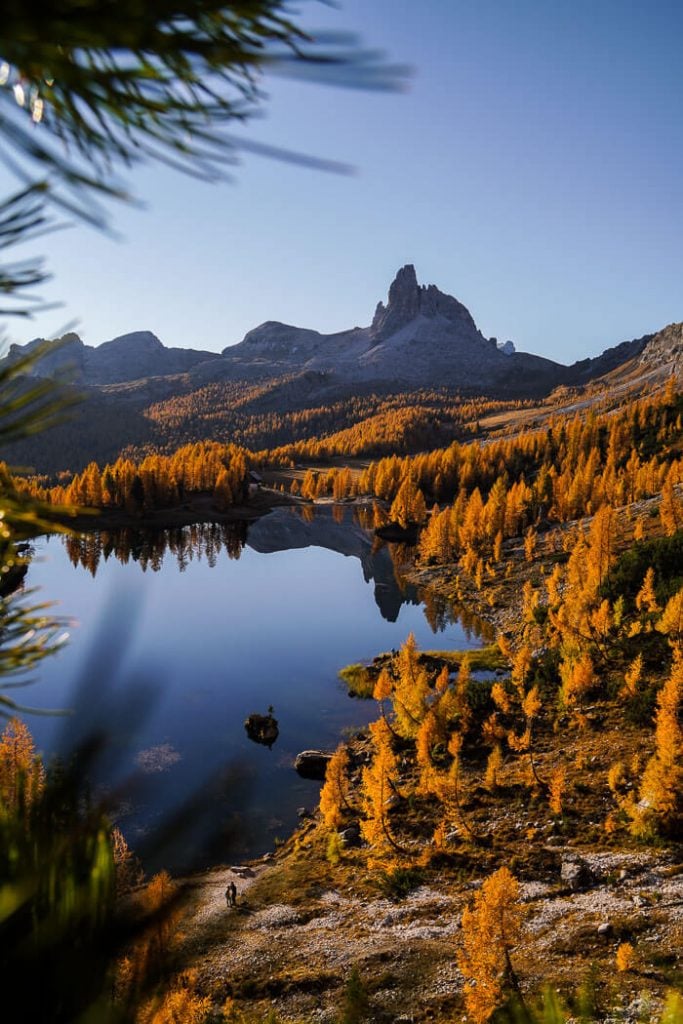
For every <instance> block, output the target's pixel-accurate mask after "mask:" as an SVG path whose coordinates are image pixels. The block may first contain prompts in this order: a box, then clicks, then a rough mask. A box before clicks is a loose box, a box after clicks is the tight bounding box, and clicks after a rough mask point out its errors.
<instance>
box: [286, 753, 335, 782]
mask: <svg viewBox="0 0 683 1024" xmlns="http://www.w3.org/2000/svg"><path fill="white" fill-rule="evenodd" d="M331 758H332V754H326V753H325V752H324V751H323V750H302V751H301V753H300V754H297V755H296V758H295V760H294V768H295V769H296V771H297V772H298V773H299V775H300V776H301V777H302V778H303V779H318V780H319V781H322V780H323V779H324V778H325V772H326V771H327V765H328V763H329V761H330V759H331Z"/></svg>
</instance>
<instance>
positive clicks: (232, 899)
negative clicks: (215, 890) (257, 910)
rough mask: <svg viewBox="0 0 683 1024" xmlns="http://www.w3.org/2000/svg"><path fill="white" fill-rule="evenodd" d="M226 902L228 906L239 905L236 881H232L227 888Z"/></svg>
mask: <svg viewBox="0 0 683 1024" xmlns="http://www.w3.org/2000/svg"><path fill="white" fill-rule="evenodd" d="M225 902H226V903H227V905H228V907H236V906H237V886H236V885H235V883H234V882H231V883H230V885H229V886H228V888H227V889H226V890H225Z"/></svg>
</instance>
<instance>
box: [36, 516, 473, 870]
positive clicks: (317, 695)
mask: <svg viewBox="0 0 683 1024" xmlns="http://www.w3.org/2000/svg"><path fill="white" fill-rule="evenodd" d="M344 516H345V518H344V519H342V513H341V511H339V510H338V511H337V514H336V516H333V515H332V512H331V510H329V509H325V510H321V511H316V513H315V515H314V516H312V515H311V512H310V511H308V512H307V513H306V515H305V516H303V515H302V514H301V513H300V512H299V511H298V510H293V509H289V508H287V509H277V510H275V511H274V512H272V513H271V514H270V515H268V516H265V517H264V518H263V519H260V520H258V521H257V522H255V523H253V524H250V525H249V526H248V527H247V526H243V525H236V526H230V527H228V526H206V525H203V526H196V527H186V528H182V529H174V530H172V531H164V532H156V533H147V534H143V533H134V532H132V531H124V532H122V533H120V534H109V535H105V534H102V535H100V536H97V535H88V536H86V537H83V538H81V539H77V540H73V539H69V540H66V541H65V540H64V539H62V538H59V537H51V538H49V539H42V540H40V541H38V542H37V543H36V556H35V558H34V559H33V561H32V563H31V567H30V569H29V573H28V577H27V586H28V587H37V588H39V593H38V594H37V595H34V599H35V600H40V601H52V602H55V607H54V608H53V611H54V612H55V613H56V614H60V615H63V616H65V617H68V618H70V619H72V620H73V623H72V625H70V626H69V627H68V629H69V633H70V640H69V642H68V643H67V644H66V645H65V646H64V647H63V648H62V649H61V650H60V651H59V653H58V654H56V655H55V656H53V657H51V658H49V659H46V661H45V662H44V663H43V664H42V665H41V666H40V669H39V670H38V672H37V681H36V682H35V683H33V684H32V685H31V686H29V687H27V688H26V689H25V690H23V691H19V693H18V695H19V696H20V697H21V699H22V700H24V701H25V702H26V703H27V704H30V705H32V706H37V707H40V708H69V709H72V711H73V714H72V715H70V716H69V717H68V718H66V719H65V718H52V717H50V718H46V717H33V716H31V718H30V719H29V725H30V728H31V730H32V732H33V733H34V736H35V737H36V741H37V743H38V746H39V747H40V748H41V750H42V751H43V752H44V754H46V755H47V756H50V755H52V754H54V753H55V752H61V753H64V752H65V751H68V750H69V749H73V745H74V744H75V743H76V742H77V740H78V739H79V738H80V737H82V736H83V735H87V734H89V733H91V732H92V731H93V730H95V729H100V730H104V731H106V734H107V745H106V748H105V750H104V751H103V752H102V754H101V755H100V757H99V759H98V761H97V763H96V764H95V766H94V767H93V772H94V776H95V782H96V784H97V785H98V786H99V787H100V788H105V789H109V790H111V791H112V792H113V793H114V794H115V796H116V801H117V806H118V807H119V810H118V812H117V817H118V820H119V824H120V825H121V828H122V829H123V831H124V833H125V834H126V837H127V839H128V841H129V844H130V845H131V846H132V847H133V848H134V849H135V850H136V851H141V852H143V854H144V857H145V862H146V864H147V866H148V867H154V866H155V865H156V864H157V863H163V864H164V865H166V866H168V867H171V868H173V869H176V870H180V869H181V868H188V867H202V866H208V865H210V864H214V863H225V862H229V861H232V862H235V861H236V860H238V859H239V858H243V857H247V856H250V857H253V856H257V855H260V854H262V853H265V852H266V851H269V850H272V849H273V848H274V845H275V842H276V838H277V837H284V836H286V835H287V834H288V833H289V832H290V831H291V830H292V829H293V827H294V826H295V825H296V822H297V812H298V809H299V808H301V807H305V808H309V809H312V808H313V807H314V806H315V803H316V800H317V793H318V789H319V785H320V784H319V783H317V782H311V781H307V780H304V779H300V778H299V777H298V775H297V774H296V772H295V771H294V770H293V768H292V761H293V759H294V757H295V755H296V754H297V753H298V752H299V751H300V750H304V749H307V748H323V749H330V750H332V749H334V748H335V746H336V745H337V743H338V741H339V739H340V737H341V735H342V734H343V732H344V731H345V730H348V729H357V728H358V727H360V726H362V725H364V724H365V723H367V722H368V721H369V720H370V719H371V718H373V717H375V716H376V713H377V712H376V706H375V705H374V703H373V702H370V701H368V702H363V701H359V700H355V699H352V698H350V697H349V696H348V694H347V692H346V688H345V687H344V685H343V684H342V683H341V682H340V681H339V679H338V677H337V673H338V671H339V669H340V668H342V667H343V666H344V665H346V664H348V663H349V662H354V661H364V660H366V659H367V660H369V659H371V658H372V657H373V656H374V655H375V654H378V653H379V652H381V651H386V650H389V649H391V648H397V647H399V646H400V645H401V644H402V643H403V641H404V640H405V638H406V637H407V635H408V633H409V632H411V631H412V632H413V633H414V634H415V636H416V639H417V643H418V645H419V646H420V647H421V648H428V647H440V648H462V647H473V646H476V645H477V644H478V641H477V639H476V637H474V636H472V635H470V634H468V633H466V632H465V631H464V630H463V628H462V627H461V626H460V625H459V624H458V623H457V622H455V621H453V616H452V615H451V614H450V613H449V611H448V610H447V609H444V608H435V607H434V606H433V605H430V608H429V618H430V619H431V621H432V624H433V625H430V622H429V621H428V618H427V616H426V614H425V606H424V605H423V604H422V603H421V601H420V600H419V597H418V594H417V593H416V592H415V590H414V588H410V587H408V588H403V589H402V588H401V586H400V585H399V583H398V582H397V580H396V575H395V572H394V566H393V563H392V559H391V555H390V552H389V549H388V548H387V547H381V548H380V549H379V550H376V551H375V550H373V538H372V536H371V535H370V533H369V532H367V531H366V530H364V529H362V528H361V527H360V526H359V525H358V523H356V522H354V521H353V519H352V516H351V512H350V510H346V512H345V513H344ZM245 542H246V543H245ZM269 706H272V707H273V709H274V715H275V717H276V719H277V720H278V723H279V730H280V731H279V736H278V738H277V740H276V742H275V743H274V744H273V746H272V748H271V749H268V748H267V747H265V746H262V745H259V744H257V743H254V742H253V741H252V740H250V739H249V738H248V736H247V734H246V732H245V728H244V720H245V719H246V717H247V716H248V715H249V714H251V713H253V712H259V713H261V714H266V713H267V711H268V708H269ZM131 780H132V782H131ZM195 798H197V799H195ZM188 802H189V803H190V804H194V805H195V806H193V807H192V813H190V814H189V815H187V817H188V819H189V820H187V821H185V820H183V821H181V820H178V821H176V822H174V823H173V824H172V825H171V827H170V828H169V829H168V833H169V834H168V836H167V837H166V838H165V840H164V849H163V851H162V852H161V853H159V852H158V851H157V852H155V851H154V849H153V848H152V846H151V845H150V844H151V840H152V837H153V836H154V835H155V834H156V833H157V832H158V829H159V826H160V825H161V824H162V823H163V822H164V821H165V820H166V821H167V819H168V816H169V815H171V814H172V813H174V812H177V811H178V808H179V807H182V806H183V805H185V804H186V803H188Z"/></svg>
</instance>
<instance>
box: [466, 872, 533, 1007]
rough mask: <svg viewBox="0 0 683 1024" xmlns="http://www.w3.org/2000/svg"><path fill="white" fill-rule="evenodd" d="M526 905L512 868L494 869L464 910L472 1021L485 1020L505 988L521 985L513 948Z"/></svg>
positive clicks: (518, 937) (467, 986)
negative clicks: (513, 964) (522, 901)
mask: <svg viewBox="0 0 683 1024" xmlns="http://www.w3.org/2000/svg"><path fill="white" fill-rule="evenodd" d="M525 916H526V915H525V908H524V906H523V904H522V903H521V900H520V893H519V883H518V882H517V879H516V878H515V877H514V875H513V874H511V872H510V871H509V870H508V868H506V867H503V868H499V870H498V871H496V872H494V874H492V875H490V876H489V877H488V878H487V879H486V880H485V881H484V884H483V885H482V887H481V890H480V891H479V892H478V893H477V895H476V896H475V898H474V904H473V906H472V907H471V908H470V907H468V908H466V909H465V910H464V911H463V915H462V948H461V949H460V950H459V952H458V955H457V960H458V967H459V968H460V970H461V971H462V973H463V976H464V978H465V1007H466V1009H467V1013H468V1015H469V1017H470V1018H471V1019H472V1021H473V1022H474V1024H486V1021H488V1020H489V1018H490V1017H491V1015H492V1014H493V1012H494V1010H496V1009H497V1007H498V1006H500V1004H501V1002H502V1001H503V998H504V995H505V989H506V988H507V987H508V986H509V985H511V986H512V987H513V988H514V989H515V990H517V991H519V985H518V982H517V978H516V975H515V972H514V969H513V966H512V961H511V959H510V954H511V952H512V950H513V949H514V947H515V946H517V945H518V944H519V942H520V940H521V938H522V935H523V930H524V918H525Z"/></svg>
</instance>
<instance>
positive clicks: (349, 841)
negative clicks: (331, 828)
mask: <svg viewBox="0 0 683 1024" xmlns="http://www.w3.org/2000/svg"><path fill="white" fill-rule="evenodd" d="M339 838H340V839H341V841H342V842H343V844H344V846H347V847H349V849H352V848H353V847H356V846H360V844H361V834H360V825H359V824H358V822H357V821H354V822H352V824H351V825H349V826H348V827H347V828H345V829H342V831H341V832H340V833H339Z"/></svg>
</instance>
